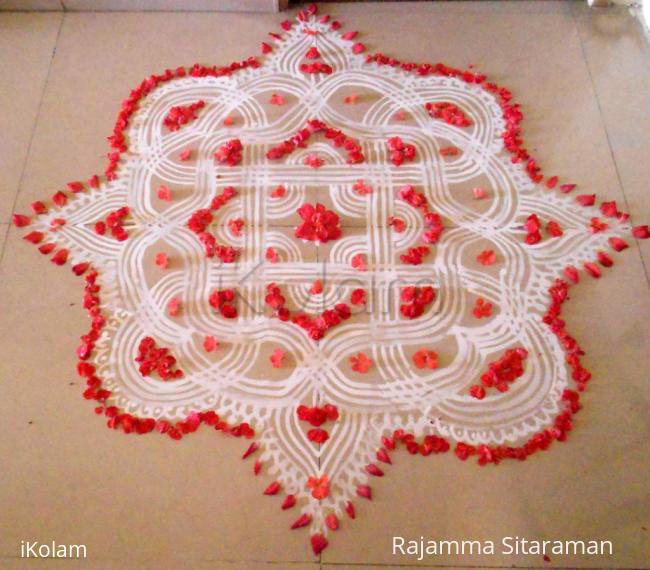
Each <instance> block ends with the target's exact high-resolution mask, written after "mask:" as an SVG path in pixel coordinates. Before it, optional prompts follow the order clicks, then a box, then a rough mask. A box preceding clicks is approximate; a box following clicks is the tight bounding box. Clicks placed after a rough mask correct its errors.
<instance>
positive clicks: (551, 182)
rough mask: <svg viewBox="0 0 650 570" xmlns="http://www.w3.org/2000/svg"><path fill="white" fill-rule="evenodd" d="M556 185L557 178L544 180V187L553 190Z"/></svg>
mask: <svg viewBox="0 0 650 570" xmlns="http://www.w3.org/2000/svg"><path fill="white" fill-rule="evenodd" d="M556 184H557V176H551V177H550V178H547V179H546V187H547V188H549V189H550V188H555V185H556Z"/></svg>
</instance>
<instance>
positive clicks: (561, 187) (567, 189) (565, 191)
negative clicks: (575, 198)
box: [560, 184, 576, 194]
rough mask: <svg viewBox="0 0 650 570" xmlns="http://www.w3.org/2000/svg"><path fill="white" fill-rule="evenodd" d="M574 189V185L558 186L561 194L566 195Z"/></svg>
mask: <svg viewBox="0 0 650 570" xmlns="http://www.w3.org/2000/svg"><path fill="white" fill-rule="evenodd" d="M575 187H576V185H575V184H562V186H560V190H561V191H562V192H564V193H565V194H568V193H569V192H571V190H573V189H574V188H575Z"/></svg>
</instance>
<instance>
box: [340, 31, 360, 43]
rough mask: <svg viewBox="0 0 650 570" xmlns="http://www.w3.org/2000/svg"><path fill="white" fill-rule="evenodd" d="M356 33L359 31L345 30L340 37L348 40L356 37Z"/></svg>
mask: <svg viewBox="0 0 650 570" xmlns="http://www.w3.org/2000/svg"><path fill="white" fill-rule="evenodd" d="M358 33H359V32H356V31H354V32H345V33H344V34H342V35H341V37H342V38H343V39H344V40H348V41H349V40H353V39H354V38H356V37H357V34H358Z"/></svg>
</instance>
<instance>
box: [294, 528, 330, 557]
mask: <svg viewBox="0 0 650 570" xmlns="http://www.w3.org/2000/svg"><path fill="white" fill-rule="evenodd" d="M292 528H293V527H292ZM327 545H328V542H327V539H326V538H325V537H324V536H323V535H322V534H320V533H319V534H312V536H311V548H312V550H313V551H314V554H315V555H316V556H318V555H319V554H320V553H321V552H323V550H325V549H326V548H327Z"/></svg>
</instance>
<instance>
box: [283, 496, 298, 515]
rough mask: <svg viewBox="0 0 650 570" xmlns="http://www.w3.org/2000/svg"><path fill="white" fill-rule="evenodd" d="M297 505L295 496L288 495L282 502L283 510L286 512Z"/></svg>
mask: <svg viewBox="0 0 650 570" xmlns="http://www.w3.org/2000/svg"><path fill="white" fill-rule="evenodd" d="M295 504H296V497H295V496H294V495H287V496H286V497H285V499H284V501H282V510H283V511H286V510H287V509H290V508H291V507H293V506H294V505H295Z"/></svg>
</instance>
